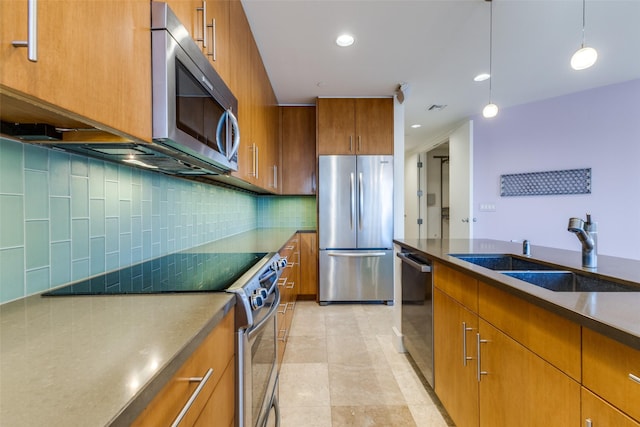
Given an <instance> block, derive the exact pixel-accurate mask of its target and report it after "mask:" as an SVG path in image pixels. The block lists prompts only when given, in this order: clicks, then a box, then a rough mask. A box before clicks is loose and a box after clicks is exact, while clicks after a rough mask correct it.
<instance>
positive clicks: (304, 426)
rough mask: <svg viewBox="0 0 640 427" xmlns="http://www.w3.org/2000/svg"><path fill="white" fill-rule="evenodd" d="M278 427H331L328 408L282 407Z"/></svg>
mask: <svg viewBox="0 0 640 427" xmlns="http://www.w3.org/2000/svg"><path fill="white" fill-rule="evenodd" d="M280 416H281V420H280V427H332V425H331V407H330V406H328V405H327V406H315V407H313V406H298V407H283V408H281V410H280Z"/></svg>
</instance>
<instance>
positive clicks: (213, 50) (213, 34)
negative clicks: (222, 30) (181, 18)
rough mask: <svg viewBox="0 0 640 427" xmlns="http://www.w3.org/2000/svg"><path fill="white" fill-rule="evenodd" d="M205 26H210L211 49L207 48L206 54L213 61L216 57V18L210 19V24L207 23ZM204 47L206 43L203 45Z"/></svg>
mask: <svg viewBox="0 0 640 427" xmlns="http://www.w3.org/2000/svg"><path fill="white" fill-rule="evenodd" d="M207 28H211V50H209V49H207V56H210V57H211V59H212V60H213V61H214V62H215V61H216V60H217V59H218V58H217V52H216V19H215V18H213V19H211V24H207ZM205 47H206V45H205Z"/></svg>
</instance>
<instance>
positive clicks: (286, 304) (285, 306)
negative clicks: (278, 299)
mask: <svg viewBox="0 0 640 427" xmlns="http://www.w3.org/2000/svg"><path fill="white" fill-rule="evenodd" d="M288 305H289V303H288V302H287V303H285V304H280V305H278V308H280V307H283V306H284V309H283V310H282V311H280V310H278V314H285V313H286V312H287V306H288Z"/></svg>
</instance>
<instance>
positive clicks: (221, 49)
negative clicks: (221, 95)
mask: <svg viewBox="0 0 640 427" xmlns="http://www.w3.org/2000/svg"><path fill="white" fill-rule="evenodd" d="M229 3H230V0H206V4H207V16H206V26H207V34H206V37H207V46H206V47H205V49H204V52H205V54H206V55H207V58H209V61H210V62H211V64H212V65H213V68H215V69H216V71H217V72H218V74H219V75H220V77H221V78H222V80H224V82H225V83H227V85H229V73H230V64H231V55H230V49H229V47H230V46H229V37H230V32H229V13H230V11H229V8H230V5H229Z"/></svg>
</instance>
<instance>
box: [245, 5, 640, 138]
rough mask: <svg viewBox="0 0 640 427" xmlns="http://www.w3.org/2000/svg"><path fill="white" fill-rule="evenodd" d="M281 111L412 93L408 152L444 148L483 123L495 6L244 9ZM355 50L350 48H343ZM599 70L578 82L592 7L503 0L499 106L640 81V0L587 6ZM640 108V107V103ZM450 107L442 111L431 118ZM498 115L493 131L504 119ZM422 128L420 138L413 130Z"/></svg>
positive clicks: (496, 52) (496, 25)
mask: <svg viewBox="0 0 640 427" xmlns="http://www.w3.org/2000/svg"><path fill="white" fill-rule="evenodd" d="M242 4H243V6H244V9H245V12H246V14H247V17H248V19H249V23H250V25H251V28H252V30H253V34H254V37H255V39H256V42H257V44H258V48H259V49H260V53H261V55H262V59H263V61H264V63H265V66H266V69H267V72H268V74H269V78H270V79H271V83H272V85H273V89H274V91H275V93H276V97H277V98H278V102H279V103H280V104H312V103H314V98H315V97H317V96H385V95H387V96H388V95H392V94H393V93H394V91H395V89H396V88H397V87H398V84H399V83H404V82H406V83H408V84H409V88H410V89H409V93H408V94H407V96H406V99H405V102H404V106H405V135H406V138H405V146H406V149H411V148H412V147H415V146H417V145H420V146H421V145H423V144H425V145H426V144H429V143H433V142H440V141H439V140H444V139H445V136H446V135H447V133H448V131H449V130H450V129H452V128H453V127H455V126H456V124H457V123H459V122H460V121H462V120H464V119H465V118H467V117H470V116H473V115H475V114H478V113H480V112H481V110H482V108H483V106H484V105H485V104H486V103H487V102H488V98H489V81H485V82H483V83H476V82H474V81H473V77H474V76H475V75H476V74H478V73H480V72H488V70H489V16H490V15H489V10H490V4H491V3H489V2H486V1H484V0H412V1H409V0H242ZM342 32H348V33H351V34H352V35H353V36H354V37H355V39H356V42H355V44H354V45H353V46H352V47H350V48H340V47H338V46H337V45H336V44H335V39H336V37H337V36H338V35H339V34H340V33H342ZM585 36H586V44H587V45H590V46H592V47H594V48H596V49H597V50H598V55H599V59H598V62H597V63H596V65H595V66H594V67H592V68H590V69H588V70H583V71H573V70H572V69H571V68H570V66H569V59H570V57H571V55H572V53H573V52H574V51H575V50H576V49H577V48H579V47H580V43H581V38H582V0H494V1H493V66H492V68H493V83H492V85H493V101H494V102H495V103H496V104H498V105H499V106H500V108H505V107H509V106H514V105H518V104H523V103H527V102H531V101H535V100H540V99H545V98H550V97H554V96H559V95H564V94H568V93H572V92H577V91H581V90H584V89H589V88H593V87H598V86H604V85H607V84H611V83H617V82H622V81H627V80H632V79H636V78H640V0H586V31H585ZM639 101H640V100H639ZM432 104H446V105H447V107H446V108H445V109H444V110H442V111H427V108H428V107H429V106H430V105H432ZM499 117H500V116H498V117H497V118H495V119H492V120H499ZM414 123H420V124H422V127H421V128H420V129H412V128H410V125H411V124H414Z"/></svg>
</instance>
